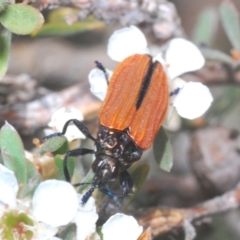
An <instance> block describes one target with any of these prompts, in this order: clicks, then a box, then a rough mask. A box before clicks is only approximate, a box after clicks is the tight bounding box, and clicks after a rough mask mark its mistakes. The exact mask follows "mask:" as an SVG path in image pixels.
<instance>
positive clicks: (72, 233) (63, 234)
mask: <svg viewBox="0 0 240 240" xmlns="http://www.w3.org/2000/svg"><path fill="white" fill-rule="evenodd" d="M76 230H77V228H76V225H75V224H73V223H72V224H69V225H68V226H67V227H63V228H62V229H61V230H60V233H59V234H58V237H60V238H61V239H64V240H72V239H75V237H76Z"/></svg>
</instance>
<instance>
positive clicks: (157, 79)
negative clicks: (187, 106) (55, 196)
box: [47, 54, 169, 204]
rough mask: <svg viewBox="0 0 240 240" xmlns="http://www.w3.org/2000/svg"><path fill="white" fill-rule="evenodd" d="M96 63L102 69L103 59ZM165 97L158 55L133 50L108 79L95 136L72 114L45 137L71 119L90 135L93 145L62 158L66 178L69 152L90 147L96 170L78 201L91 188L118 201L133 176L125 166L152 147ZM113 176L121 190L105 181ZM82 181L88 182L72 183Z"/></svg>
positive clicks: (128, 189) (87, 151) (164, 110)
mask: <svg viewBox="0 0 240 240" xmlns="http://www.w3.org/2000/svg"><path fill="white" fill-rule="evenodd" d="M99 66H100V67H99ZM99 66H98V67H99V68H100V69H101V70H103V71H105V70H104V68H103V67H102V65H99ZM168 101H169V91H168V81H167V76H166V74H165V72H164V69H163V66H162V65H161V64H160V63H159V62H157V61H156V62H152V58H151V56H149V55H146V54H135V55H132V56H130V57H128V58H126V59H125V60H124V61H123V62H121V63H120V64H119V65H118V66H117V68H116V69H115V71H114V73H113V75H112V77H111V79H110V82H109V86H108V92H107V96H106V98H105V100H104V102H103V104H102V107H101V109H100V111H99V119H100V126H99V130H98V133H97V138H96V139H95V138H94V137H93V136H92V135H91V134H90V133H89V131H88V129H87V128H86V127H85V126H84V125H83V123H81V122H80V121H78V120H77V119H71V120H69V121H67V122H66V124H65V126H64V128H63V131H62V132H61V133H55V134H52V135H49V136H48V137H47V138H51V137H54V136H60V135H63V134H65V132H66V129H67V126H68V124H69V123H70V122H73V123H74V124H75V125H76V126H77V127H78V128H79V130H80V131H82V132H83V133H84V134H85V136H86V137H88V138H90V139H91V140H93V141H94V143H95V145H96V150H92V149H84V148H78V149H75V150H72V151H69V152H67V153H66V155H65V158H64V174H65V177H66V180H67V181H69V182H70V175H69V173H68V169H67V158H68V156H79V155H84V154H90V153H91V154H95V156H96V159H95V161H94V162H93V164H92V170H93V172H94V173H95V176H94V179H93V182H92V183H91V185H92V187H91V188H90V190H89V191H88V192H87V193H86V194H85V195H84V196H83V198H82V203H83V204H84V203H86V202H87V201H88V199H89V198H90V196H91V195H92V192H93V191H94V189H95V188H98V189H99V190H100V191H101V192H103V193H105V194H107V195H108V196H110V197H112V198H113V199H114V200H115V202H116V203H118V204H119V198H121V197H124V196H126V195H128V194H129V193H131V192H132V188H133V181H132V179H131V176H130V175H129V173H128V172H127V169H128V168H129V167H130V166H131V165H132V164H133V163H134V162H136V161H138V160H139V159H140V158H141V155H142V151H143V150H146V149H148V148H150V147H151V145H152V143H153V140H154V138H155V135H156V133H157V132H158V130H159V128H160V126H161V124H162V122H163V120H164V117H165V115H166V113H167V109H168ZM116 179H119V182H120V187H121V190H122V193H121V194H116V193H114V192H112V191H111V189H110V188H109V182H110V181H112V180H116ZM82 184H87V183H78V184H75V186H79V185H82ZM88 184H89V183H88Z"/></svg>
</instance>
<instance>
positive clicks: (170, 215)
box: [137, 183, 240, 237]
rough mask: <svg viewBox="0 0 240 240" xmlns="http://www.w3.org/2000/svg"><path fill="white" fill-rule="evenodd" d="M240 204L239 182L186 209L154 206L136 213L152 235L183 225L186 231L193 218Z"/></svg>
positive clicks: (200, 217) (219, 211) (233, 207)
mask: <svg viewBox="0 0 240 240" xmlns="http://www.w3.org/2000/svg"><path fill="white" fill-rule="evenodd" d="M239 205H240V183H239V184H238V185H237V187H236V188H235V189H233V190H231V191H229V192H226V193H225V194H223V195H221V196H219V197H215V198H213V199H211V200H208V201H205V202H203V203H201V204H199V205H197V206H196V207H193V208H187V209H177V208H164V207H154V208H151V209H147V210H142V211H140V212H139V213H138V216H137V219H138V221H139V224H140V225H142V226H144V227H151V228H152V234H153V236H154V237H155V236H158V235H162V234H164V233H167V232H170V231H172V230H173V229H175V228H179V227H183V228H184V230H185V234H186V232H187V231H188V230H189V226H190V227H192V225H191V223H193V222H194V221H195V220H199V219H202V218H204V217H207V216H211V215H213V214H217V213H221V212H225V211H228V210H231V209H236V208H237V207H239Z"/></svg>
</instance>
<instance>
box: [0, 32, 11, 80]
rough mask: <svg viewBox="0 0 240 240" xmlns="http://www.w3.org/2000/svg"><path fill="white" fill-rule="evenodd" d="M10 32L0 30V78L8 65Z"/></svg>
mask: <svg viewBox="0 0 240 240" xmlns="http://www.w3.org/2000/svg"><path fill="white" fill-rule="evenodd" d="M10 43H11V33H10V32H9V31H7V30H5V29H2V30H1V31H0V79H2V77H3V76H4V74H5V73H6V71H7V67H8V59H9V51H10Z"/></svg>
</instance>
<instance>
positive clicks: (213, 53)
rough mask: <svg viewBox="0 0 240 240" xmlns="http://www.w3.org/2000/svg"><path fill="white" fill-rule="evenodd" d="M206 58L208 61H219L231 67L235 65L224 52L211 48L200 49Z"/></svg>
mask: <svg viewBox="0 0 240 240" xmlns="http://www.w3.org/2000/svg"><path fill="white" fill-rule="evenodd" d="M200 50H201V52H202V54H203V56H204V58H206V59H208V60H213V61H218V62H221V63H227V64H229V65H232V64H233V59H232V58H231V57H230V56H229V55H227V54H226V53H224V52H221V51H219V50H216V49H211V48H201V49H200Z"/></svg>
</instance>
